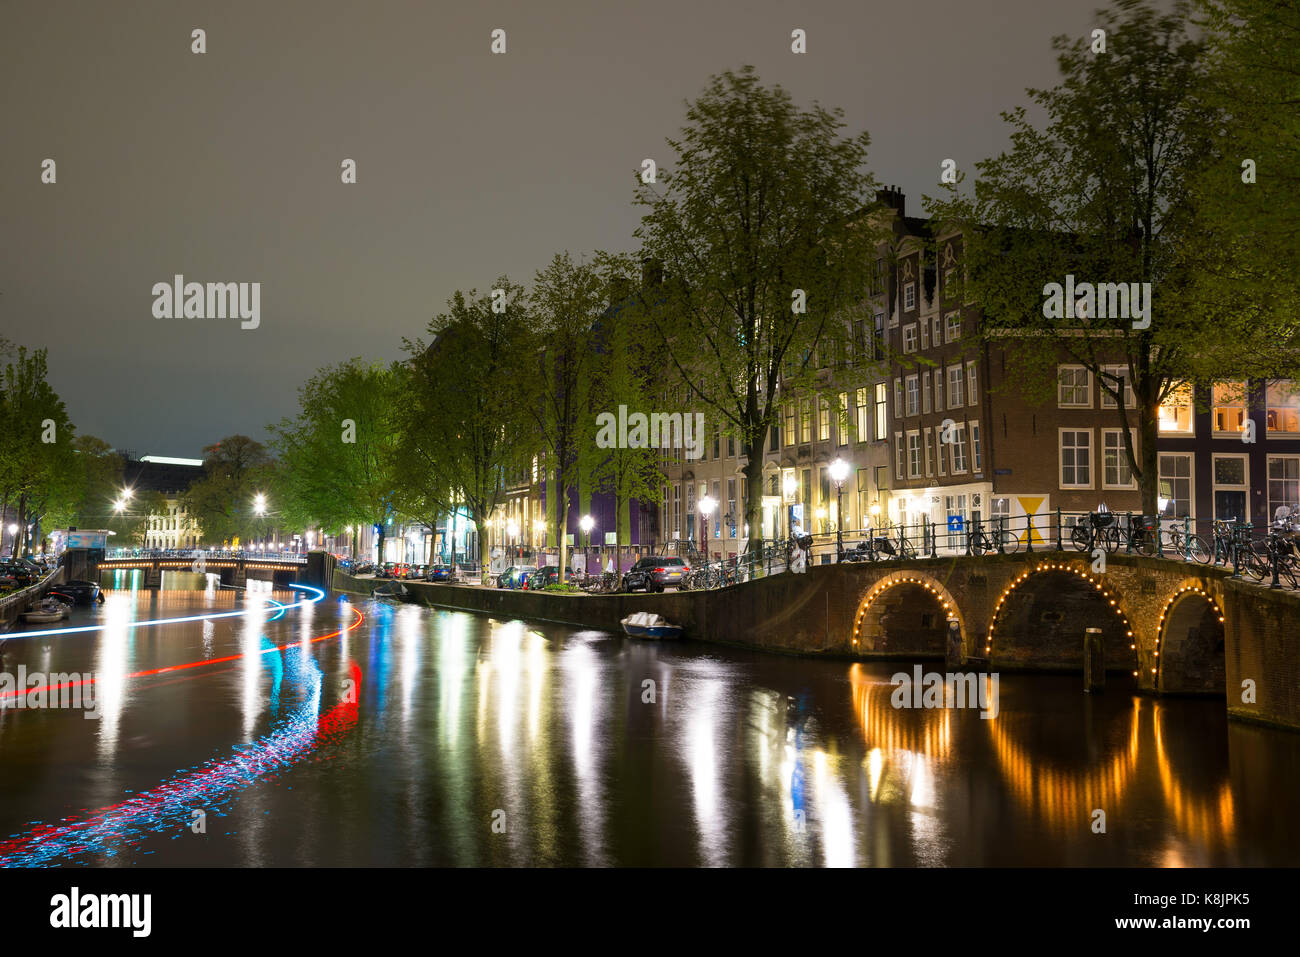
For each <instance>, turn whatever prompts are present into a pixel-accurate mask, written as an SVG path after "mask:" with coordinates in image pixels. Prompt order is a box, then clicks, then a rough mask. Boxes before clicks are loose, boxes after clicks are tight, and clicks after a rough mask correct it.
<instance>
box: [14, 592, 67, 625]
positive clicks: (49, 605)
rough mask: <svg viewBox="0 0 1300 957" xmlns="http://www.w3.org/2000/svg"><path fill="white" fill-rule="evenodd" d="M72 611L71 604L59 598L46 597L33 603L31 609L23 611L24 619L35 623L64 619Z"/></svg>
mask: <svg viewBox="0 0 1300 957" xmlns="http://www.w3.org/2000/svg"><path fill="white" fill-rule="evenodd" d="M70 611H71V606H70V605H65V604H64V603H63V602H61V601H59V600H58V599H57V598H44V599H42V600H41V601H39V602H37V603H36V604H35V605H33V606H32V609H31V611H28V612H24V613H23V621H30V622H33V623H35V624H47V623H49V622H52V621H62V620H63V619H64V618H67V617H68V614H69V612H70Z"/></svg>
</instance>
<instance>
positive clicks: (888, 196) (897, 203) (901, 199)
mask: <svg viewBox="0 0 1300 957" xmlns="http://www.w3.org/2000/svg"><path fill="white" fill-rule="evenodd" d="M876 202H878V203H883V204H884V205H886V206H888V207H889V208H890V209H892V210H894V211H895V212H896V213H898V217H899V219H902V218H903V217H904V216H905V215H906V212H905V210H906V208H907V197H905V196H904V195H903V191H902V190H900V189H899V188H898V187H897V186H890V187H888V188H887V189H878V190H876Z"/></svg>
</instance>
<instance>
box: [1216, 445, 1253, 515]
mask: <svg viewBox="0 0 1300 957" xmlns="http://www.w3.org/2000/svg"><path fill="white" fill-rule="evenodd" d="M1211 476H1212V477H1213V479H1214V517H1215V518H1217V519H1221V520H1224V521H1238V522H1249V521H1250V500H1249V496H1248V492H1249V488H1250V466H1249V464H1248V463H1247V462H1246V456H1244V455H1216V456H1214V467H1213V469H1212V470H1211Z"/></svg>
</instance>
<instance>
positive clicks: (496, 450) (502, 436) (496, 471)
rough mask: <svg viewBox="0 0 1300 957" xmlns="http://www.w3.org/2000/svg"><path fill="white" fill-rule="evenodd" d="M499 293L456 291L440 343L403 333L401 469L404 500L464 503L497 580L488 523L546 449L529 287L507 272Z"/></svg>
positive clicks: (431, 505)
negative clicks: (540, 439) (532, 386)
mask: <svg viewBox="0 0 1300 957" xmlns="http://www.w3.org/2000/svg"><path fill="white" fill-rule="evenodd" d="M495 289H498V290H501V292H502V295H501V296H499V297H496V301H497V303H498V306H497V307H496V308H494V307H493V303H494V297H493V296H492V295H491V294H482V295H480V294H479V293H478V292H477V291H476V290H473V289H471V290H470V291H469V292H459V291H458V292H456V294H455V295H453V296H452V297H451V299H449V300H448V301H447V310H446V311H445V312H443V313H440V314H439V315H437V316H435V317H434V318H433V319H432V320H430V322H429V325H428V333H429V336H430V341H429V342H428V343H427V344H426V343H425V342H424V341H423V340H421V339H415V340H403V344H404V346H405V349H406V352H407V354H408V356H409V358H408V359H407V362H406V371H405V374H404V376H403V379H402V383H403V389H402V392H401V400H400V401H399V402H397V403H396V410H395V413H396V421H395V432H396V435H397V441H396V446H395V452H394V474H395V477H396V489H397V493H398V500H399V501H400V502H401V504H402V508H403V509H405V510H409V511H410V512H411V513H412V514H416V515H421V516H427V517H426V518H425V521H426V522H429V523H430V524H431V525H432V523H433V522H435V521H436V519H437V516H438V515H439V514H444V515H454V514H455V513H456V512H457V511H458V510H461V509H463V510H464V511H465V513H466V514H467V515H468V516H469V517H470V520H471V521H473V523H474V525H475V528H476V529H477V530H478V543H479V560H480V566H481V574H482V580H483V582H484V583H486V582H487V581H488V569H489V565H490V556H489V554H488V535H487V529H488V522H489V521H490V519H491V517H492V513H493V511H494V510H495V509H496V508H497V506H498V505H500V504H502V503H503V502H504V501H505V488H506V477H507V476H509V475H515V474H518V473H519V472H520V471H521V470H522V469H524V468H526V467H527V465H528V462H529V460H530V458H531V456H532V454H533V453H534V452H535V451H537V447H538V445H537V439H536V436H534V435H532V434H530V432H531V430H530V425H531V422H532V419H531V416H530V415H529V414H528V413H527V412H526V411H525V409H524V405H525V403H524V401H523V400H521V397H520V395H519V392H518V387H519V383H520V382H521V381H523V379H524V378H525V377H526V376H529V375H536V374H537V370H536V368H535V363H536V356H535V354H534V352H533V343H532V340H531V338H530V330H529V320H528V310H527V301H526V296H525V292H524V289H523V287H521V286H519V285H516V284H514V283H512V282H510V280H509V279H508V278H506V277H504V276H502V277H501V278H500V279H498V280H497V282H496V286H495Z"/></svg>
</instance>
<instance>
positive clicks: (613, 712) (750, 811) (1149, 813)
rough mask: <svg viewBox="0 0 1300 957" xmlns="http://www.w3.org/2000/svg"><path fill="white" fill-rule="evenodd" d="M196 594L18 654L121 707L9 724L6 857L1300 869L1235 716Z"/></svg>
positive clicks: (1020, 680) (1289, 761)
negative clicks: (902, 683)
mask: <svg viewBox="0 0 1300 957" xmlns="http://www.w3.org/2000/svg"><path fill="white" fill-rule="evenodd" d="M193 577H194V578H195V579H197V578H198V576H193ZM175 581H176V582H177V583H181V584H187V582H185V581H184V579H183V577H182V576H177V578H176V579H175ZM193 584H194V585H195V586H196V587H190V588H180V589H173V590H168V591H162V592H157V591H154V592H149V591H145V590H138V589H137V590H135V591H122V592H115V593H112V594H111V595H110V596H109V598H108V600H107V601H106V602H105V604H104V605H103V606H100V607H98V608H92V609H78V610H77V611H76V612H75V614H74V621H73V622H71V624H74V625H75V624H85V623H89V622H92V621H95V622H101V623H103V624H105V625H106V626H107V627H105V629H104V630H103V631H101V632H98V633H93V634H89V635H86V634H77V635H66V636H61V637H52V638H51V639H49V640H40V639H33V640H24V641H23V642H11V643H9V644H8V645H7V646H5V647H4V649H3V664H4V670H5V671H6V672H14V671H15V670H16V668H17V666H18V665H19V664H25V665H26V666H27V668H28V669H29V670H34V669H36V668H37V666H39V667H40V668H42V669H43V670H46V671H67V672H72V671H91V672H93V674H94V675H95V677H96V680H97V689H98V697H99V701H100V705H101V708H102V713H103V716H102V718H100V719H99V720H96V721H88V720H86V719H85V718H84V717H82V715H81V714H80V713H71V712H62V711H57V710H44V711H27V710H14V709H4V710H0V863H75V864H84V863H90V864H103V863H114V864H125V863H149V864H153V863H157V864H186V865H194V864H212V865H263V864H266V865H277V864H278V865H304V866H331V865H350V864H351V865H357V864H396V865H407V864H455V865H466V864H468V865H513V864H526V865H535V864H541V865H557V864H558V865H608V864H635V865H645V864H667V865H703V866H727V865H767V866H789V865H793V866H832V867H852V866H912V865H922V866H952V865H979V864H991V865H1021V864H1046V865H1053V864H1056V865H1109V864H1119V865H1162V866H1163V865H1172V866H1177V865H1194V864H1195V865H1200V864H1209V865H1221V864H1227V865H1243V864H1249V865H1255V864H1282V865H1294V864H1296V863H1300V848H1298V843H1297V842H1298V838H1297V836H1296V835H1295V834H1294V833H1292V831H1291V830H1290V829H1289V828H1287V827H1285V826H1284V825H1283V824H1282V823H1280V821H1283V820H1285V819H1286V818H1287V815H1288V809H1287V808H1286V807H1285V806H1283V805H1285V804H1286V802H1287V800H1288V797H1287V796H1288V795H1290V794H1294V793H1295V789H1296V785H1297V784H1300V736H1297V735H1293V734H1286V733H1283V732H1274V731H1268V730H1267V729H1262V728H1256V727H1246V726H1240V725H1236V724H1233V725H1229V724H1227V722H1226V720H1225V718H1224V711H1223V705H1222V703H1221V702H1213V701H1205V700H1190V699H1168V700H1158V699H1154V698H1144V697H1133V696H1128V695H1118V694H1115V695H1111V696H1110V697H1107V696H1106V695H1100V696H1096V695H1094V696H1088V695H1084V694H1082V692H1081V690H1080V684H1081V682H1080V681H1079V680H1078V679H1077V678H1072V677H1058V676H1003V677H1002V680H1001V709H1000V713H999V714H998V716H997V717H996V718H994V719H992V720H986V719H982V718H981V717H980V714H979V712H978V710H974V709H972V710H955V709H896V708H894V707H893V705H892V704H891V700H890V697H891V692H892V691H893V686H892V684H891V683H890V676H891V675H892V674H893V673H894V672H895V671H900V670H908V669H909V668H910V666H908V665H902V664H898V665H894V664H878V663H872V664H865V663H858V664H854V663H848V662H833V661H810V660H802V659H794V658H788V657H775V656H764V655H760V654H756V653H754V654H750V653H745V652H741V651H735V650H730V649H728V650H720V649H714V648H706V647H703V646H698V645H692V644H681V645H676V646H674V645H655V644H647V643H636V642H630V641H628V640H627V639H624V638H623V637H621V636H615V635H608V634H604V633H601V632H593V631H574V630H570V629H564V628H556V627H550V626H545V627H543V626H537V625H532V624H528V623H524V622H519V621H496V620H491V619H488V618H483V617H476V616H471V615H463V614H458V613H452V612H445V611H435V610H429V609H421V608H417V607H413V606H390V605H384V604H376V603H372V602H364V603H363V602H361V601H360V600H358V603H357V606H356V609H357V610H356V611H354V610H353V606H352V605H351V604H350V603H349V602H346V601H342V602H340V601H338V600H336V597H335V596H331V597H329V598H327V599H326V600H325V601H323V602H321V603H320V604H318V605H313V606H309V607H306V608H301V609H294V610H293V611H291V612H290V613H288V614H285V615H280V614H278V613H277V612H276V609H275V608H274V606H271V605H269V604H268V603H267V602H266V600H265V599H266V598H268V597H272V596H271V595H270V594H269V593H268V592H266V591H265V590H264V589H260V590H258V589H255V591H254V593H251V594H248V595H244V594H243V593H239V594H236V593H235V592H234V591H232V590H230V589H222V588H217V587H214V586H213V584H212V581H211V579H209V580H208V581H205V582H199V581H195V582H193ZM200 586H201V587H200ZM273 597H275V598H276V599H277V600H283V599H284V598H285V597H286V596H285V595H283V594H280V593H275V595H274V596H273ZM240 607H244V608H246V609H247V614H245V615H244V616H243V617H237V618H228V619H207V620H201V621H196V622H189V623H184V624H177V625H167V626H161V627H158V628H153V629H141V630H138V631H137V630H134V629H131V628H129V627H127V624H128V622H129V621H130V620H132V619H136V620H139V619H145V618H153V617H168V616H182V615H187V614H188V615H194V614H201V613H203V612H206V611H212V612H214V613H216V612H221V611H231V610H235V609H237V608H240ZM361 615H363V616H364V620H363V621H362V620H360V617H359V616H361ZM358 622H359V624H358ZM350 628H355V630H349V629H350ZM322 636H328V637H325V638H323V639H322ZM293 642H298V643H299V644H297V645H292V646H289V647H284V646H287V645H290V643H293ZM231 656H238V657H235V658H234V659H233V660H229V661H226V660H224V659H227V658H230V657H231ZM181 664H187V665H195V667H191V668H186V669H183V670H180V671H174V672H167V673H165V674H162V675H149V676H144V677H131V676H132V675H136V674H137V673H138V672H142V671H152V670H154V669H158V668H164V667H174V666H177V665H181ZM304 707H307V708H308V710H307V711H305V712H304V711H303V708H304ZM327 720H328V728H325V726H324V725H323V724H318V723H320V722H326V721H327ZM88 772H89V773H88ZM146 792H147V793H150V794H154V795H161V798H160V799H159V801H158V806H159V807H161V808H162V810H159V811H157V813H154V810H153V809H152V808H153V806H152V805H151V806H150V808H145V807H143V806H141V805H140V804H139V803H138V802H137V803H136V804H132V803H131V802H132V801H135V800H136V798H135V797H134V796H135V795H141V794H143V793H146ZM123 807H126V808H128V810H129V811H130V814H129V815H127V817H126V818H123V816H122V815H123V812H122V811H121V808H123ZM108 808H114V809H117V810H115V811H114V812H113V813H112V814H110V815H108V816H107V817H104V816H102V815H101V817H99V818H96V817H95V816H94V812H95V809H108ZM194 809H205V810H210V811H212V812H213V813H212V814H211V815H210V821H211V824H212V826H210V827H209V829H208V832H207V833H206V834H194V833H192V832H191V830H190V828H189V827H188V821H189V813H191V812H192V811H193V810H194ZM1097 809H1101V810H1104V811H1105V813H1106V820H1107V830H1106V832H1105V833H1104V834H1098V833H1094V832H1093V829H1092V821H1093V812H1094V811H1095V810H1097ZM65 819H70V820H71V821H72V823H68V822H67V821H65ZM115 822H117V823H115ZM42 825H55V827H54V830H52V831H48V832H41V831H39V830H38V829H39V828H40V827H41V826H42ZM115 827H116V828H118V829H119V831H120V833H116V832H114V828H115ZM42 834H44V837H42V836H41V835H42ZM88 836H89V837H88ZM6 838H7V840H6ZM91 838H93V839H91Z"/></svg>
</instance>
